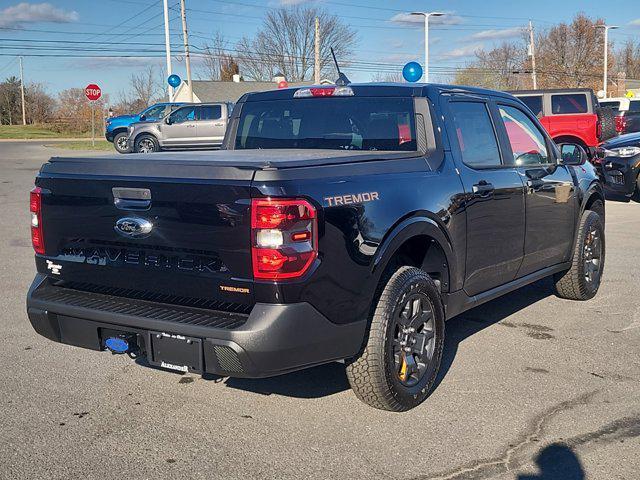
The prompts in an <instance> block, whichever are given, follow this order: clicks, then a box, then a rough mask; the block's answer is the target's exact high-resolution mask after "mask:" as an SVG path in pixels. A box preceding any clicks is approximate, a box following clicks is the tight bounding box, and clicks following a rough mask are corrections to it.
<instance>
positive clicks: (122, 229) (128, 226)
mask: <svg viewBox="0 0 640 480" xmlns="http://www.w3.org/2000/svg"><path fill="white" fill-rule="evenodd" d="M114 228H115V230H116V232H118V233H119V234H120V235H122V236H123V237H129V238H143V237H146V236H147V235H149V234H150V233H151V229H152V228H153V223H151V222H150V221H149V220H145V219H144V218H134V217H125V218H121V219H120V220H118V221H117V222H116V226H115V227H114Z"/></svg>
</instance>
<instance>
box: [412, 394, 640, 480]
mask: <svg viewBox="0 0 640 480" xmlns="http://www.w3.org/2000/svg"><path fill="white" fill-rule="evenodd" d="M598 392H599V390H594V391H591V392H587V393H584V394H582V395H580V396H579V397H577V398H574V399H571V400H567V401H564V402H561V403H559V404H558V405H556V406H554V407H551V408H549V409H547V410H546V411H544V412H542V413H540V414H539V415H537V416H536V417H534V418H533V420H532V421H531V422H530V424H529V428H528V429H527V431H525V432H524V433H523V434H522V435H521V436H520V440H519V441H518V442H516V443H514V444H510V445H509V447H508V448H506V449H505V450H504V452H502V453H501V454H500V455H498V456H496V457H494V458H490V459H485V460H480V461H476V462H471V463H468V464H466V465H462V466H460V467H456V468H454V469H452V470H449V471H447V472H443V473H439V474H435V475H426V476H417V477H414V478H413V479H412V480H463V479H474V480H475V479H482V478H489V477H490V476H493V475H495V474H497V473H505V472H509V471H511V470H512V469H513V468H514V467H518V464H516V462H515V458H516V457H517V455H518V453H519V452H521V451H522V450H524V449H525V448H526V447H527V446H529V445H530V444H531V443H534V442H537V441H538V439H539V437H540V436H541V435H542V433H543V432H544V429H545V427H546V426H547V425H548V423H549V422H550V421H551V420H552V419H553V418H554V417H556V416H558V415H560V414H562V413H564V412H567V411H569V410H572V409H574V408H576V407H578V406H581V405H587V404H588V403H589V402H591V400H592V399H593V397H594V396H595V395H596V394H597V393H598ZM603 428H604V427H603ZM638 428H640V427H638ZM587 435H588V434H587Z"/></svg>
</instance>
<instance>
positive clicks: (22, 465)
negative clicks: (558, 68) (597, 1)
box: [0, 142, 640, 480]
mask: <svg viewBox="0 0 640 480" xmlns="http://www.w3.org/2000/svg"><path fill="white" fill-rule="evenodd" d="M54 154H71V155H80V154H82V152H77V151H74V152H62V151H58V150H56V149H54V148H50V147H44V146H42V145H40V144H38V143H35V142H29V143H0V205H1V206H2V208H0V289H1V291H2V295H1V296H0V319H1V320H0V327H1V331H2V335H1V336H0V364H2V366H3V371H4V372H5V373H4V374H3V378H2V384H1V386H0V411H1V413H0V478H7V479H9V478H10V479H18V478H86V479H88V478H101V479H102V478H135V479H145V478H206V479H216V478H221V479H222V478H224V479H230V478H277V479H284V478H323V479H328V478H340V479H360V478H363V479H372V478H394V479H406V480H410V479H480V478H496V479H517V480H533V479H539V480H543V479H545V480H550V479H566V480H572V479H583V478H588V479H625V480H626V479H635V478H638V477H639V474H638V472H639V471H640V455H639V453H640V303H639V302H638V298H639V296H640V274H639V273H638V270H639V267H640V204H637V203H623V202H612V201H608V202H607V206H606V207H607V225H606V234H607V259H606V267H605V275H604V281H603V284H602V287H601V289H600V292H599V293H598V295H597V296H596V298H595V299H594V300H592V301H589V302H584V303H579V302H572V301H567V300H560V299H558V298H556V297H554V296H553V293H552V289H551V284H550V282H548V281H542V282H538V283H536V284H534V285H531V286H529V287H525V288H523V289H521V290H518V291H516V292H514V293H511V294H509V295H507V296H506V297H503V298H501V299H498V300H495V301H493V302H490V303H488V304H485V305H483V306H481V307H478V308H476V309H474V310H471V311H469V312H466V313H465V314H463V315H461V316H460V317H457V318H455V319H453V320H451V321H450V322H449V323H448V324H447V340H446V347H445V359H444V364H443V371H442V374H441V376H440V381H439V385H438V386H437V388H436V390H435V391H434V393H433V394H432V395H431V397H430V398H429V399H428V400H427V401H426V402H425V403H424V404H422V405H421V406H420V407H418V408H416V409H414V410H412V411H410V412H408V413H404V414H396V413H389V412H382V411H377V410H374V409H371V408H370V407H367V406H366V405H364V404H363V403H361V402H360V401H358V400H357V399H356V398H355V396H354V395H353V394H352V393H351V392H350V391H349V387H348V384H347V380H346V377H345V374H344V368H343V366H342V365H339V364H332V365H327V366H323V367H318V368H314V369H312V370H308V371H304V372H299V373H295V374H290V375H286V376H282V377H278V378H272V379H266V380H237V379H222V380H211V379H203V378H201V377H199V376H195V375H190V374H187V375H184V376H180V375H177V374H174V373H170V372H165V371H161V370H154V369H150V368H147V367H143V366H139V365H136V364H135V363H134V362H133V361H131V360H130V359H129V358H127V357H124V356H112V355H110V354H108V353H98V352H93V351H88V350H81V349H78V348H73V347H68V346H64V345H60V344H56V343H53V342H50V341H49V340H46V339H45V338H43V337H40V336H38V335H37V334H36V333H35V332H34V331H33V330H32V328H31V325H30V324H29V321H28V319H27V317H26V314H25V307H24V301H25V293H26V291H27V288H28V286H29V284H30V282H31V280H32V278H33V273H34V266H33V251H32V248H31V243H30V239H29V216H28V192H29V190H30V189H31V187H32V185H33V177H34V175H35V174H36V172H37V169H38V167H39V166H40V164H41V163H42V162H44V161H46V159H47V158H48V157H49V156H51V155H54Z"/></svg>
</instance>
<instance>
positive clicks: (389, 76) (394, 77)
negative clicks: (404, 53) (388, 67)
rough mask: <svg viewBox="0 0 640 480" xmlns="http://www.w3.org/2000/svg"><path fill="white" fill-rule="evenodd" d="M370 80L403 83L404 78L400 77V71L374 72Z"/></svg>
mask: <svg viewBox="0 0 640 480" xmlns="http://www.w3.org/2000/svg"><path fill="white" fill-rule="evenodd" d="M371 81H372V82H384V83H404V81H405V80H404V78H403V77H402V73H400V72H394V73H391V72H387V73H384V72H376V73H375V74H374V75H373V77H371Z"/></svg>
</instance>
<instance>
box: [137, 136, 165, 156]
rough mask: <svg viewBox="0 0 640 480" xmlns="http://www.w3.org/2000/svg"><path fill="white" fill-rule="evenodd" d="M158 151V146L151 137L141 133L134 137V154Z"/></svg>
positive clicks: (154, 138) (156, 141)
mask: <svg viewBox="0 0 640 480" xmlns="http://www.w3.org/2000/svg"><path fill="white" fill-rule="evenodd" d="M159 151H160V144H159V143H158V140H157V139H156V137H154V136H153V135H149V134H147V133H143V134H142V135H138V137H136V142H135V152H136V153H153V152H159Z"/></svg>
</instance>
